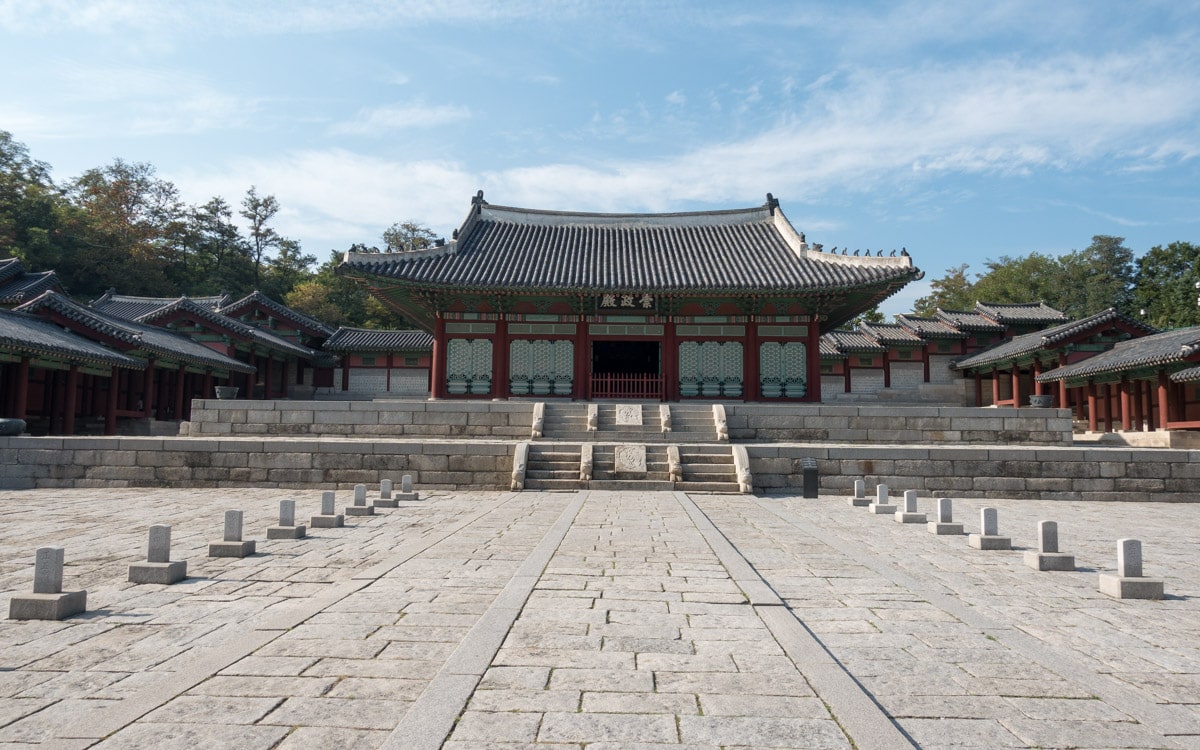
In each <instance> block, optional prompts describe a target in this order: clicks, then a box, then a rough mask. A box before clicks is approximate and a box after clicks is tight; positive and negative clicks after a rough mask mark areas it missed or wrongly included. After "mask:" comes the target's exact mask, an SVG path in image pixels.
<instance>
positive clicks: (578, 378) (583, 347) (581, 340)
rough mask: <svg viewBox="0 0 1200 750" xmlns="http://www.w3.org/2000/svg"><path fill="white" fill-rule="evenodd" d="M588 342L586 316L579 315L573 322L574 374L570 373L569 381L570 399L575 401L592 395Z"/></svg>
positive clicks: (590, 359)
mask: <svg viewBox="0 0 1200 750" xmlns="http://www.w3.org/2000/svg"><path fill="white" fill-rule="evenodd" d="M590 342H591V339H590V337H589V335H588V320H587V316H586V315H579V316H577V320H576V322H575V339H574V347H575V372H574V373H572V375H573V377H572V379H571V398H573V399H575V400H576V401H587V400H588V399H589V398H591V395H592V394H591V385H592V345H591V343H590Z"/></svg>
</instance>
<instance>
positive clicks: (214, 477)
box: [0, 437, 516, 489]
mask: <svg viewBox="0 0 1200 750" xmlns="http://www.w3.org/2000/svg"><path fill="white" fill-rule="evenodd" d="M515 451H516V443H515V442H495V441H482V440H472V441H453V442H439V441H416V440H387V441H349V440H335V439H325V440H321V439H307V438H305V439H274V440H271V439H267V440H259V439H254V438H184V437H173V438H122V437H96V438H91V437H88V438H84V437H78V438H76V437H71V438H61V437H12V438H0V487H3V488H7V489H27V488H33V487H171V486H179V487H279V488H297V489H301V488H312V487H324V488H327V489H337V488H341V489H349V488H352V487H353V486H354V485H355V484H359V483H362V484H367V485H378V484H379V481H380V480H381V479H386V478H391V479H392V480H394V481H395V482H397V484H398V483H399V481H400V477H401V476H402V475H404V474H411V475H412V476H413V481H414V482H416V483H417V484H418V485H419V486H420V487H422V488H435V489H436V488H441V489H483V488H488V489H494V488H507V487H508V486H509V481H510V477H511V475H512V464H513V455H514V453H515Z"/></svg>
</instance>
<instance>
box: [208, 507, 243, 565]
mask: <svg viewBox="0 0 1200 750" xmlns="http://www.w3.org/2000/svg"><path fill="white" fill-rule="evenodd" d="M253 554H254V540H253V539H247V540H245V541H242V512H241V511H240V510H227V511H225V538H224V539H222V540H221V541H219V542H209V544H208V556H209V557H245V556H246V555H253Z"/></svg>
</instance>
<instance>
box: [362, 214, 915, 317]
mask: <svg viewBox="0 0 1200 750" xmlns="http://www.w3.org/2000/svg"><path fill="white" fill-rule="evenodd" d="M342 269H343V270H351V271H357V272H360V273H365V274H371V275H376V276H383V277H390V278H395V279H401V280H405V281H407V282H410V283H414V284H423V285H431V286H448V287H475V288H505V289H539V290H552V289H562V290H572V291H580V290H584V291H587V292H589V293H591V292H596V291H598V290H604V291H625V292H654V293H665V292H679V291H713V292H721V291H739V290H747V289H782V290H789V291H801V290H838V289H853V288H859V287H864V286H879V285H882V286H887V285H895V286H897V287H898V286H900V285H903V284H904V283H907V282H908V281H909V280H911V279H914V278H918V277H919V276H920V273H921V272H920V271H919V270H918V269H916V268H914V267H913V265H912V261H911V259H910V258H909V257H907V256H903V257H894V258H893V257H889V258H880V257H847V256H841V255H834V254H832V253H822V252H817V251H815V250H814V249H813V248H812V247H810V246H809V245H807V244H806V243H805V241H804V239H803V237H802V236H800V235H799V234H797V233H796V231H795V230H794V229H793V228H792V226H791V224H790V223H789V222H788V221H787V219H786V217H784V216H783V213H782V212H781V211H780V210H779V208H778V204H777V203H775V202H774V200H773V199H771V200H769V201H768V203H767V204H766V205H764V206H761V207H759V208H748V209H737V210H730V211H708V212H697V213H675V214H591V213H567V212H557V211H539V210H531V209H523V208H510V207H505V206H493V205H490V204H488V203H487V202H486V201H484V200H483V199H482V197H481V196H477V197H476V199H475V200H474V201H473V202H472V207H471V213H470V215H469V216H468V218H467V220H466V222H464V224H463V226H462V227H461V228H460V229H459V231H458V232H457V239H456V240H455V241H453V242H451V243H449V244H447V245H445V246H441V247H432V248H427V249H424V250H416V251H411V252H402V253H347V254H346V259H345V261H344V262H343V264H342Z"/></svg>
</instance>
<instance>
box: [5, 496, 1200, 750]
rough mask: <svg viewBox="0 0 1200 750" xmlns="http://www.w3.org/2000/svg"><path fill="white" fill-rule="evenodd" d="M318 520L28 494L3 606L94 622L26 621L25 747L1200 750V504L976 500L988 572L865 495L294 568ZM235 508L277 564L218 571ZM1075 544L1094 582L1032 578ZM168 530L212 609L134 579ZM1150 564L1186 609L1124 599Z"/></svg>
mask: <svg viewBox="0 0 1200 750" xmlns="http://www.w3.org/2000/svg"><path fill="white" fill-rule="evenodd" d="M894 489H895V490H896V491H897V492H899V491H901V490H903V489H904V488H899V487H897V488H894ZM286 498H293V499H295V500H296V501H297V517H298V518H303V517H304V516H305V515H306V514H310V513H313V512H316V509H317V507H318V506H319V500H320V492H319V491H317V490H313V491H274V490H238V491H232V490H207V489H206V490H188V489H170V490H164V489H153V490H110V489H94V490H33V491H22V492H0V584H2V585H0V592H2V593H0V607H6V606H7V600H8V599H9V598H10V597H11V596H12V595H13V594H14V593H20V592H25V591H28V590H30V589H31V586H32V561H33V553H34V550H35V549H36V548H37V547H38V546H42V545H48V544H56V545H62V546H64V547H65V548H66V560H67V567H66V571H65V576H64V588H65V589H66V590H71V589H78V588H86V589H87V590H88V603H89V605H90V606H91V607H92V610H91V611H89V612H88V613H86V614H84V615H81V616H77V617H74V618H71V619H69V620H66V621H63V622H40V621H11V620H2V621H0V747H27V748H28V747H53V748H87V747H102V748H126V747H168V748H171V747H181V748H182V747H197V746H204V747H215V748H222V747H230V748H233V747H236V748H239V749H249V750H253V749H254V748H264V749H267V748H300V747H346V748H381V747H403V748H416V747H431V748H436V747H443V748H447V749H454V750H482V748H500V749H510V750H511V749H515V748H527V749H533V748H536V749H537V750H564V749H565V748H571V749H572V750H584V748H586V750H597V749H603V748H609V749H613V748H622V749H623V750H638V748H645V749H649V748H653V749H654V750H663V749H664V748H677V749H678V748H690V749H692V750H699V749H700V748H704V749H705V750H717V749H718V748H724V749H725V750H728V749H730V748H743V749H749V748H768V747H770V748H788V747H791V748H826V747H828V748H850V747H857V748H860V749H862V750H865V749H866V748H894V747H903V746H917V747H923V748H941V747H960V748H961V747H979V748H985V747H987V748H996V747H1096V748H1104V747H1122V748H1190V747H1197V746H1200V567H1198V566H1197V563H1198V562H1200V559H1198V558H1200V547H1198V546H1197V544H1196V542H1197V537H1198V536H1200V531H1197V529H1198V524H1197V521H1198V520H1200V518H1197V513H1200V509H1197V508H1196V507H1195V506H1192V505H1168V504H1158V503H1144V504H1142V503H1122V504H1097V503H1081V502H1062V501H1058V502H1041V501H1033V500H1013V501H994V500H993V501H982V500H957V501H956V504H955V515H956V520H958V521H961V522H963V523H964V525H965V526H966V529H965V531H966V532H967V533H972V532H976V531H978V530H979V529H978V522H979V509H980V508H981V507H983V506H984V505H985V504H986V505H988V506H992V507H998V508H999V509H1000V533H1002V534H1004V535H1006V536H1011V537H1012V539H1013V546H1014V550H1012V551H981V550H975V549H971V548H970V547H968V546H967V544H966V537H965V535H964V536H949V537H948V536H935V535H932V534H929V533H927V532H926V531H925V530H924V527H923V526H919V525H904V524H896V523H893V522H892V519H890V518H880V517H876V516H872V515H870V514H868V513H866V512H865V511H864V510H863V509H861V508H852V507H849V506H848V505H846V503H845V502H844V498H841V497H821V498H818V499H812V500H804V499H800V498H798V497H792V496H767V497H756V496H744V495H720V496H717V495H699V494H696V495H690V494H684V493H672V492H615V491H614V492H600V491H594V492H579V493H556V492H526V493H515V494H514V493H500V492H455V493H451V492H435V493H431V495H430V496H429V498H428V499H426V500H423V501H421V502H420V503H411V504H402V505H401V507H400V508H397V509H386V510H383V511H382V512H381V513H380V514H379V515H378V516H375V517H371V518H362V519H355V520H354V521H353V522H352V524H351V525H350V526H347V527H345V528H339V529H320V530H314V531H313V533H312V534H311V535H310V538H308V539H305V540H271V541H266V540H265V539H264V538H263V537H264V536H265V531H264V530H265V528H266V527H267V526H268V525H271V524H272V523H274V522H275V521H276V518H275V515H276V511H277V509H278V503H279V500H281V499H286ZM339 502H340V501H339ZM920 505H921V510H922V511H923V512H927V513H930V514H931V515H932V513H933V511H934V508H933V505H934V501H933V500H932V499H929V498H922V499H921V500H920ZM226 509H240V510H243V511H244V512H245V518H246V522H245V528H246V537H247V538H257V539H259V551H258V553H257V554H255V555H253V556H251V557H248V558H245V559H241V560H236V559H213V558H208V557H206V548H207V544H208V542H210V541H212V540H213V539H216V538H219V537H220V534H221V524H222V513H223V511H224V510H226ZM1043 519H1045V520H1055V521H1057V522H1058V524H1059V534H1060V544H1061V547H1062V549H1063V550H1064V551H1066V552H1070V553H1073V554H1075V556H1076V560H1077V565H1078V566H1079V569H1078V570H1077V571H1075V572H1038V571H1035V570H1032V569H1030V568H1028V567H1026V566H1025V565H1024V564H1023V562H1022V560H1021V553H1022V550H1023V549H1028V548H1031V547H1033V546H1034V545H1035V541H1036V528H1037V522H1038V521H1039V520H1043ZM154 523H168V524H171V525H172V537H173V539H172V541H173V550H172V559H177V560H182V559H186V560H187V561H188V572H189V574H190V576H191V577H190V578H188V579H187V580H186V581H184V582H182V583H179V584H176V585H173V586H159V585H133V584H129V583H127V582H126V581H125V575H126V569H127V566H128V565H129V564H130V563H132V562H136V561H139V560H141V559H143V555H144V552H145V535H146V530H147V529H148V527H149V525H151V524H154ZM1119 537H1136V538H1139V539H1141V540H1142V541H1143V544H1144V548H1145V558H1146V559H1145V572H1146V574H1147V575H1148V576H1152V577H1158V578H1162V579H1164V580H1165V582H1166V592H1167V595H1168V598H1167V599H1165V600H1163V601H1157V602H1156V601H1118V600H1114V599H1110V598H1109V597H1107V596H1104V595H1102V594H1100V593H1099V591H1098V587H1097V576H1098V574H1099V573H1101V572H1111V571H1113V570H1114V569H1115V565H1116V541H1115V540H1116V539H1117V538H1119Z"/></svg>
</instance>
